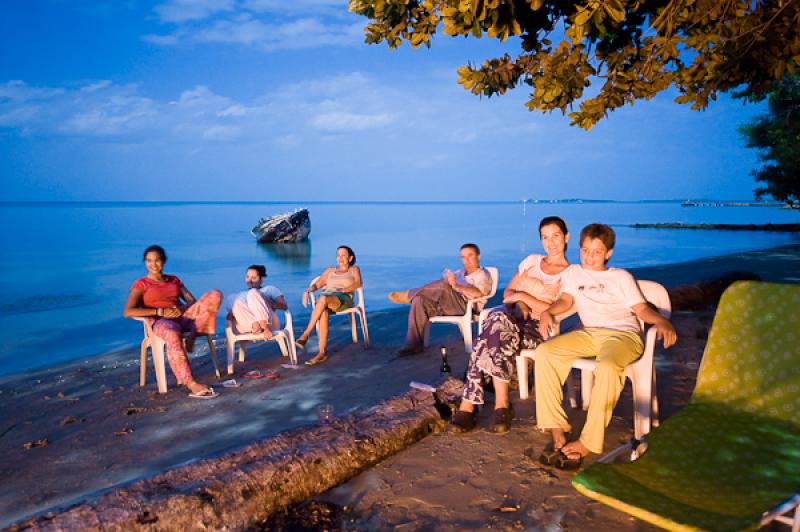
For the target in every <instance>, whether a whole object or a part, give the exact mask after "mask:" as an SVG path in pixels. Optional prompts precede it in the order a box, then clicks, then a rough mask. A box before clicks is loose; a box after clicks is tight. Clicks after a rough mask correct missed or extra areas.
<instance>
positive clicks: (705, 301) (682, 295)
mask: <svg viewBox="0 0 800 532" xmlns="http://www.w3.org/2000/svg"><path fill="white" fill-rule="evenodd" d="M745 280H747V281H758V280H759V277H758V275H755V274H754V273H749V272H730V273H726V274H725V275H722V276H720V277H717V278H714V279H706V280H705V281H700V282H699V283H694V284H682V285H680V286H675V287H673V288H670V289H668V290H667V291H668V292H669V299H670V302H671V303H672V310H673V311H676V310H701V309H704V308H706V307H708V306H710V305H716V304H717V303H718V302H719V298H720V297H722V292H724V291H725V289H726V288H728V286H730V285H731V284H732V283H733V282H735V281H745Z"/></svg>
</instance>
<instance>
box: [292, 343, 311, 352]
mask: <svg viewBox="0 0 800 532" xmlns="http://www.w3.org/2000/svg"><path fill="white" fill-rule="evenodd" d="M306 342H308V340H306V341H305V342H301V341H300V340H295V341H294V345H296V346H297V348H298V349H302V350H303V351H305V350H306Z"/></svg>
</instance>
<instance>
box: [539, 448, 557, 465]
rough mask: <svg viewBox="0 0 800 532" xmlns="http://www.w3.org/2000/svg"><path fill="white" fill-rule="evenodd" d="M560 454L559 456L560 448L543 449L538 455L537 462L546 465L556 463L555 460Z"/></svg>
mask: <svg viewBox="0 0 800 532" xmlns="http://www.w3.org/2000/svg"><path fill="white" fill-rule="evenodd" d="M560 456H561V448H558V449H545V450H544V451H542V454H540V455H539V463H541V464H544V465H547V466H554V465H556V461H557V460H558V458H559V457H560Z"/></svg>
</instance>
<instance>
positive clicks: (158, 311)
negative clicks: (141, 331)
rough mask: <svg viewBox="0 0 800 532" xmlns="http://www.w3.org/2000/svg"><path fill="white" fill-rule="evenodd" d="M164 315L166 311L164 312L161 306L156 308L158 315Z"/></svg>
mask: <svg viewBox="0 0 800 532" xmlns="http://www.w3.org/2000/svg"><path fill="white" fill-rule="evenodd" d="M163 315H164V313H163V312H162V310H161V309H160V308H157V309H156V316H158V317H161V316H163Z"/></svg>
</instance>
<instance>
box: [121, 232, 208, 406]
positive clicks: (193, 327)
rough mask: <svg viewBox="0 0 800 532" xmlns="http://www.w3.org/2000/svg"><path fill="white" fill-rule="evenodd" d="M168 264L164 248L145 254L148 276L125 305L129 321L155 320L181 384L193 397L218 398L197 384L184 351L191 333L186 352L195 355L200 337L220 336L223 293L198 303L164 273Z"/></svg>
mask: <svg viewBox="0 0 800 532" xmlns="http://www.w3.org/2000/svg"><path fill="white" fill-rule="evenodd" d="M166 262H167V254H166V252H165V251H164V248H162V247H161V246H150V247H149V248H147V249H146V250H144V264H145V266H146V267H147V276H146V277H142V278H141V279H138V280H137V281H135V282H134V283H133V285H132V286H131V291H130V294H129V295H128V302H127V303H126V304H125V311H124V314H125V317H126V318H143V317H147V318H150V319H152V320H153V321H152V326H153V333H154V334H155V335H156V336H158V337H159V338H161V339H163V340H164V342H165V343H166V344H167V358H168V359H169V366H170V368H172V372H173V373H174V374H175V378H176V379H177V380H178V384H182V385H184V386H186V388H188V389H189V391H190V392H191V395H192V397H199V398H203V399H207V398H211V397H215V396H216V394H215V393H214V390H213V389H212V388H210V387H208V386H206V385H205V384H200V383H199V382H197V381H195V380H194V377H193V376H192V369H191V367H190V366H189V358H188V357H187V356H186V351H185V350H184V345H183V334H184V333H189V336H188V337H187V339H186V350H188V351H189V352H191V351H192V349H193V347H194V339H195V337H196V336H197V334H198V333H200V334H214V332H216V324H217V311H218V310H219V306H220V303H221V302H222V292H220V291H219V290H210V291H208V292H206V293H205V294H203V297H201V298H200V299H198V300H195V298H194V296H193V295H192V293H191V292H189V290H188V289H187V288H186V287H185V286H184V285H183V283H182V282H181V280H180V279H178V278H177V277H176V276H175V275H166V274H165V273H164V264H165V263H166Z"/></svg>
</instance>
